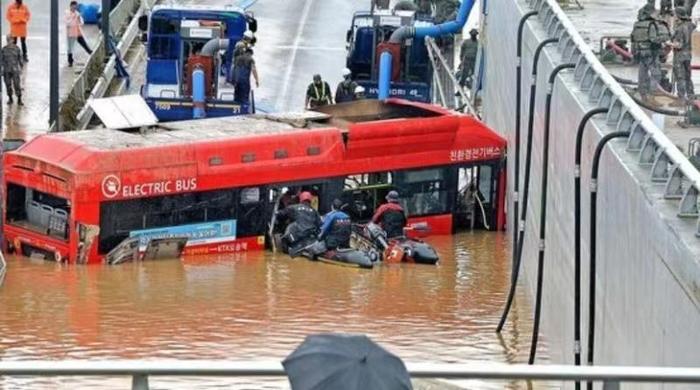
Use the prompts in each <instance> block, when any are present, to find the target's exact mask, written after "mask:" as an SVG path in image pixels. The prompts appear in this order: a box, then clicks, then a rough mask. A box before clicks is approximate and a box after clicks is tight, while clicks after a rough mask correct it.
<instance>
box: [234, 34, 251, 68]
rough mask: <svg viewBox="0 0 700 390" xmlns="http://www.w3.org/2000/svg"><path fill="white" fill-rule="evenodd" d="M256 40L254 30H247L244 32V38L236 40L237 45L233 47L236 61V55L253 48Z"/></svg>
mask: <svg viewBox="0 0 700 390" xmlns="http://www.w3.org/2000/svg"><path fill="white" fill-rule="evenodd" d="M254 40H255V36H254V35H253V32H252V31H250V30H246V31H245V32H244V33H243V38H241V39H240V40H239V41H238V42H236V46H234V47H233V60H234V61H235V60H236V57H238V56H240V55H243V54H244V53H245V51H246V50H247V49H252V48H253V43H254Z"/></svg>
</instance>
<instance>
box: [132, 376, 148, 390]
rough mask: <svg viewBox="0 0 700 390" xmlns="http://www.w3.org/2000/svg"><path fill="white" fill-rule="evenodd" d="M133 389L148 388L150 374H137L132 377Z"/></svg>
mask: <svg viewBox="0 0 700 390" xmlns="http://www.w3.org/2000/svg"><path fill="white" fill-rule="evenodd" d="M131 390H148V375H144V374H135V375H134V376H133V377H132V379H131Z"/></svg>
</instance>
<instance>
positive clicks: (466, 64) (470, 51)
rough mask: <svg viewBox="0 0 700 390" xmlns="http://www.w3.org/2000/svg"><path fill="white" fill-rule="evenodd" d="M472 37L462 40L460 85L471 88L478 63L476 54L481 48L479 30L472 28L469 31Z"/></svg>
mask: <svg viewBox="0 0 700 390" xmlns="http://www.w3.org/2000/svg"><path fill="white" fill-rule="evenodd" d="M469 35H470V38H469V39H465V40H464V42H462V47H461V51H460V59H461V63H460V65H459V71H458V73H459V85H461V86H463V87H464V86H466V87H468V88H471V77H472V75H473V74H474V64H475V63H476V55H477V52H478V50H479V41H478V40H477V36H478V35H479V31H477V30H476V29H471V31H469Z"/></svg>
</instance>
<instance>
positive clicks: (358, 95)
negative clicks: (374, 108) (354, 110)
mask: <svg viewBox="0 0 700 390" xmlns="http://www.w3.org/2000/svg"><path fill="white" fill-rule="evenodd" d="M364 98H365V87H363V86H361V85H358V86H357V87H355V96H354V100H362V99H364Z"/></svg>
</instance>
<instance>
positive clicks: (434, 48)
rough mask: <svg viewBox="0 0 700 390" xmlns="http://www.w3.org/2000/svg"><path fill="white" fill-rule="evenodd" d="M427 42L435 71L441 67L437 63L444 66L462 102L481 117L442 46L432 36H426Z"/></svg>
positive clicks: (471, 112) (469, 110)
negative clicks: (445, 55) (442, 50)
mask: <svg viewBox="0 0 700 390" xmlns="http://www.w3.org/2000/svg"><path fill="white" fill-rule="evenodd" d="M425 44H426V47H427V48H428V55H429V56H430V61H431V62H432V64H433V69H434V72H435V73H437V69H438V68H439V67H438V66H437V65H438V64H439V65H441V66H442V68H443V69H444V73H445V74H446V75H447V77H449V78H450V80H451V81H452V83H453V85H454V87H455V89H456V90H457V93H458V94H459V95H460V97H461V98H462V102H463V103H464V104H465V106H466V108H467V112H468V113H470V114H472V115H474V116H475V117H477V118H479V119H481V118H480V117H479V113H478V112H477V111H476V109H474V106H473V105H472V102H471V100H470V98H469V95H467V92H466V90H465V89H464V87H462V86H461V85H460V84H459V81H458V80H457V77H456V76H455V74H454V71H453V70H452V66H450V64H449V63H448V62H447V60H446V59H445V57H444V56H443V55H442V53H441V52H440V48H439V47H438V45H437V43H435V39H434V38H432V37H425ZM438 61H439V62H438ZM436 81H437V83H438V86H439V88H440V94H441V95H443V92H442V84H440V80H436ZM447 92H448V93H452V91H451V90H448V91H447ZM442 100H443V101H444V100H445V99H444V97H443V98H442Z"/></svg>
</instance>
